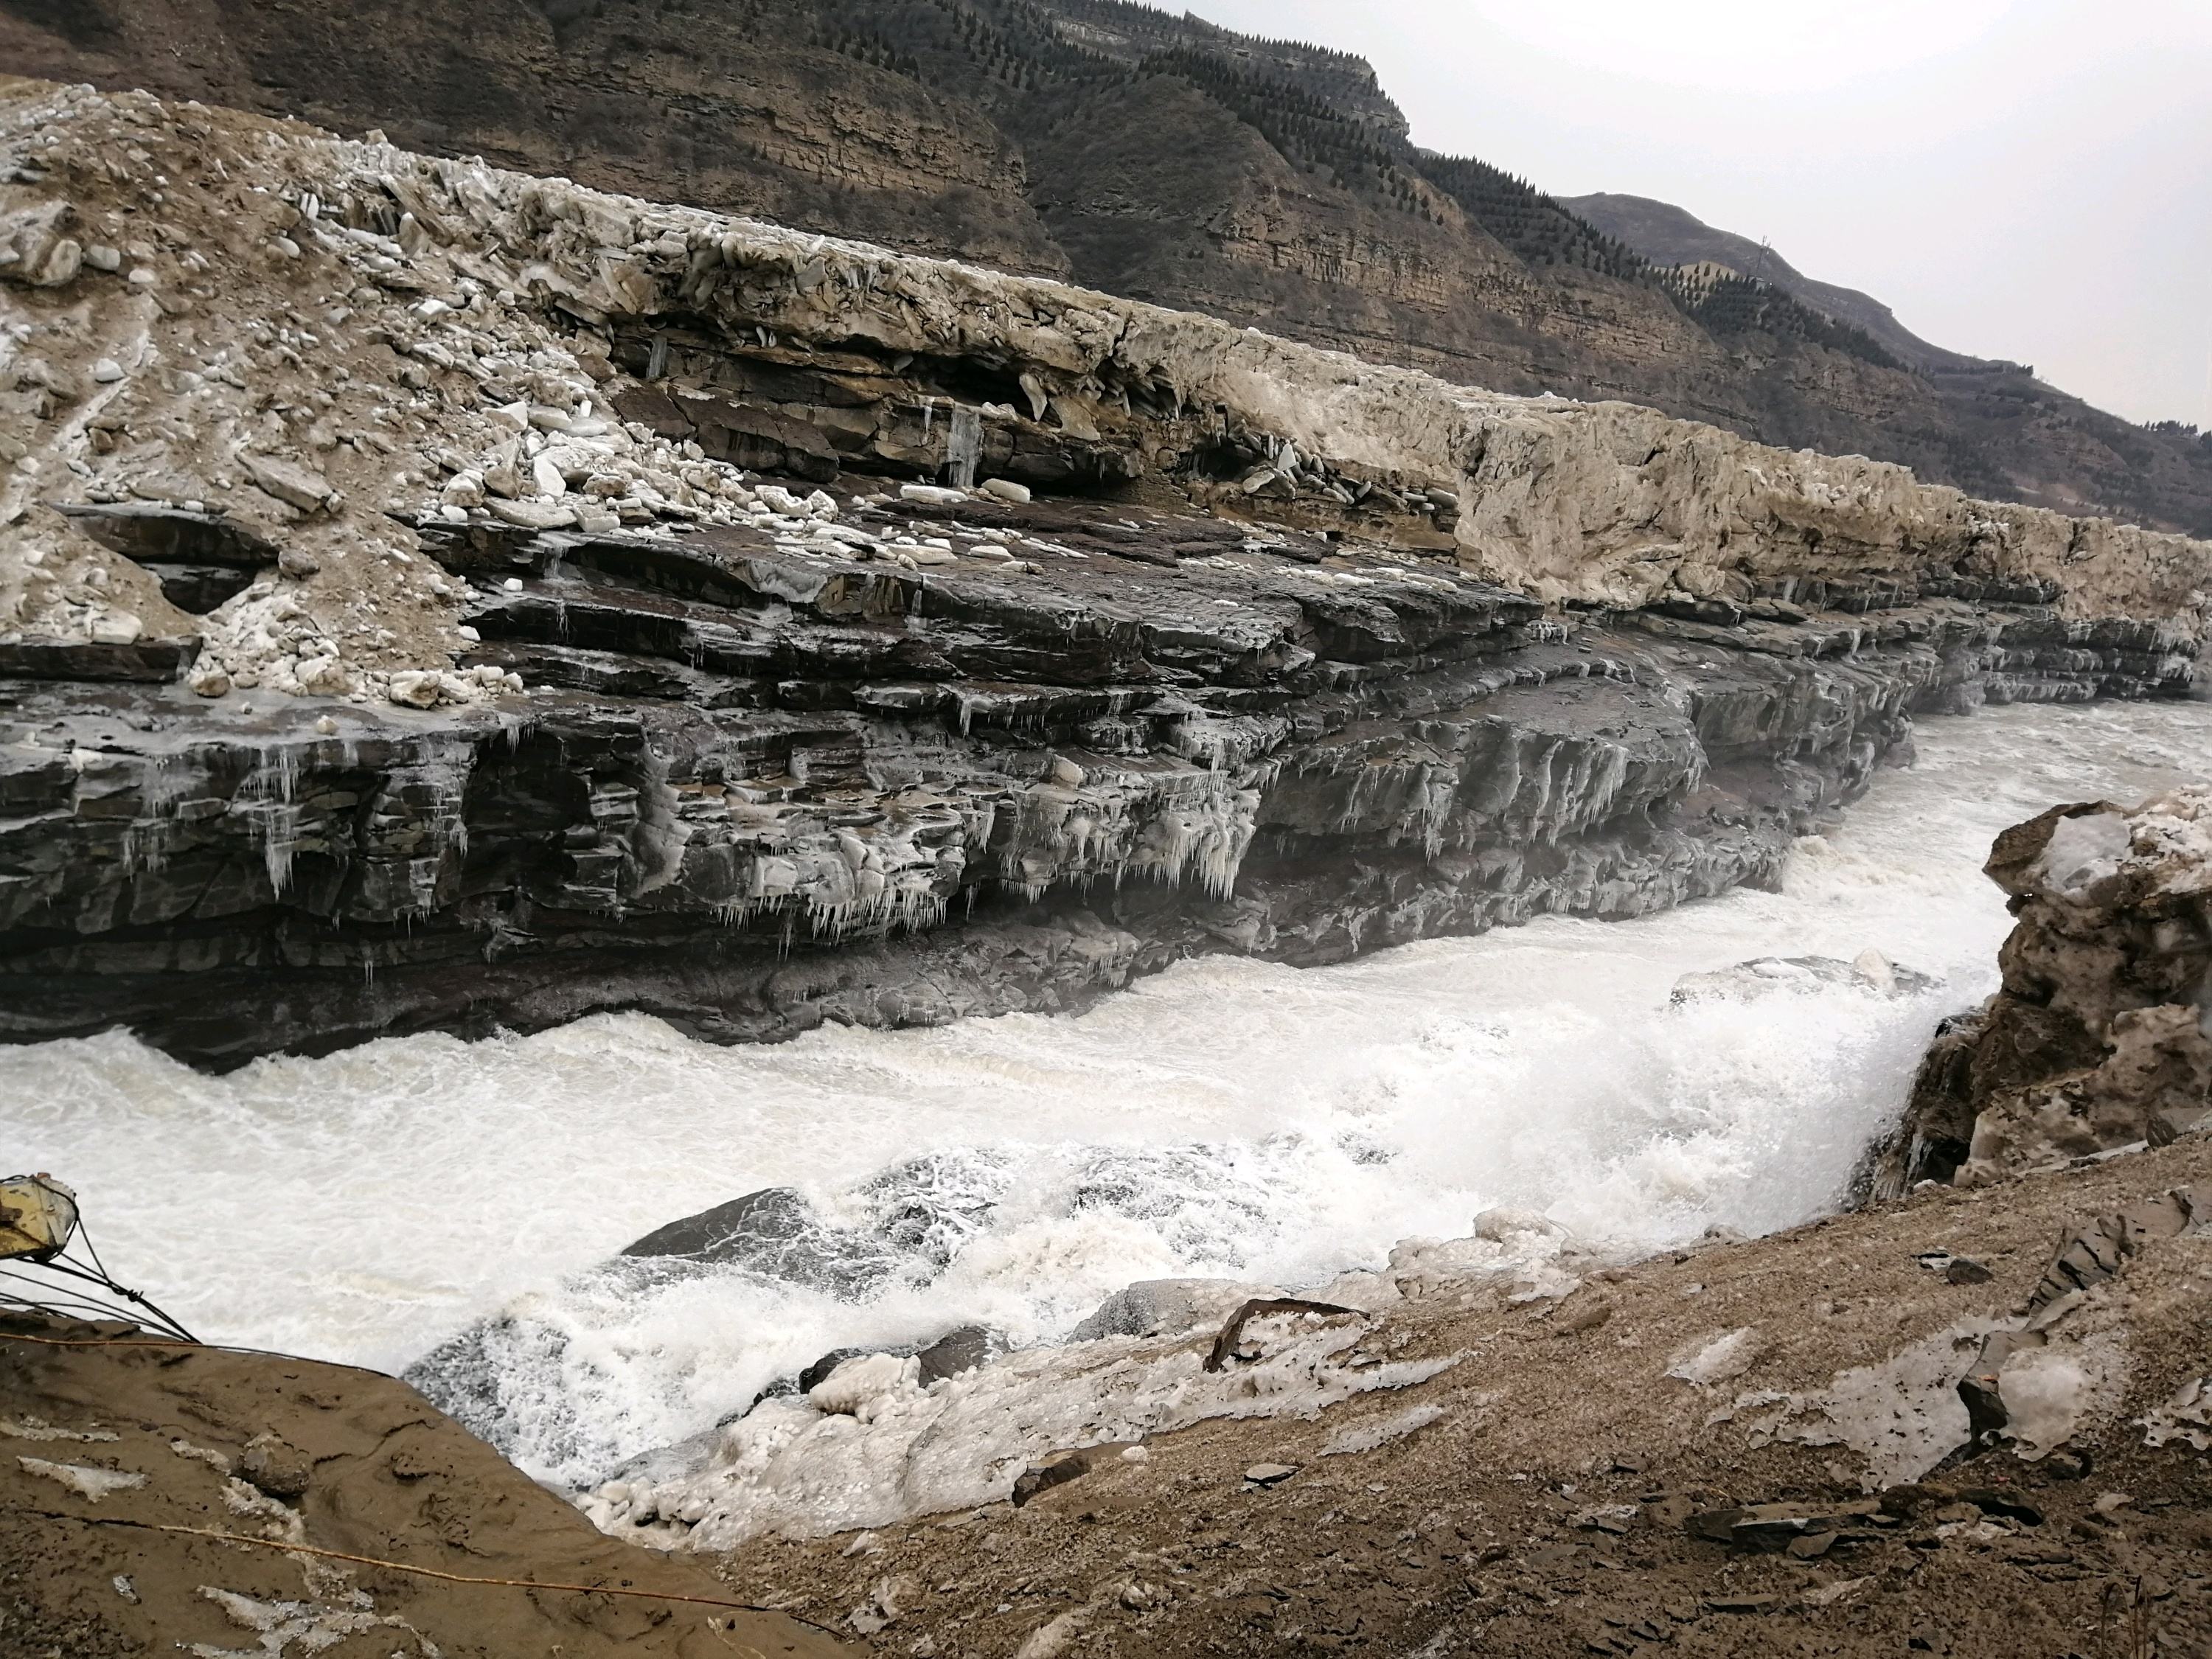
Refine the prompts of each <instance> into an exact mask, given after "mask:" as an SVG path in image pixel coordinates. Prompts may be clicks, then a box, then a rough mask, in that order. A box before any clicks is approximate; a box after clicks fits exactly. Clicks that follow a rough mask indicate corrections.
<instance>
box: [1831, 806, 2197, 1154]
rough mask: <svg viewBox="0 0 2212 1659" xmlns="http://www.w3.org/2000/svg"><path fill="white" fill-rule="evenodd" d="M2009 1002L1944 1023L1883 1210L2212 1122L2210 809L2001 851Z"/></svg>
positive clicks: (1998, 874)
mask: <svg viewBox="0 0 2212 1659" xmlns="http://www.w3.org/2000/svg"><path fill="white" fill-rule="evenodd" d="M1988 867H1989V874H1990V879H1991V880H1993V881H1995V882H1996V884H1997V885H1998V886H2000V887H2002V888H2003V889H2004V890H2005V891H2006V892H2007V893H2008V894H2009V895H2010V896H2011V906H2012V910H2013V914H2014V915H2015V916H2016V917H2017V918H2018V924H2017V926H2015V928H2014V930H2013V933H2012V937H2011V938H2010V939H2008V940H2007V941H2006V942H2005V947H2004V952H2003V956H2002V965H2003V969H2004V988H2003V989H2002V991H2000V992H1999V993H1998V994H1996V996H1995V997H1993V998H1991V999H1990V1001H1989V1003H1988V1004H1987V1005H1986V1006H1984V1007H1983V1008H1982V1009H1980V1010H1979V1011H1978V1012H1973V1013H1970V1014H1965V1015H1961V1016H1960V1017H1959V1018H1955V1019H1953V1020H1951V1021H1948V1022H1947V1023H1946V1024H1945V1026H1944V1028H1943V1030H1942V1032H1941V1033H1940V1034H1939V1035H1938V1036H1937V1038H1936V1043H1935V1045H1934V1047H1933V1048H1931V1049H1930V1050H1929V1055H1928V1058H1927V1060H1926V1061H1925V1062H1924V1063H1923V1066H1922V1068H1921V1073H1920V1075H1919V1077H1918V1079H1917V1080H1916V1081H1915V1083H1914V1085H1913V1094H1912V1100H1911V1106H1910V1108H1909V1109H1908V1111H1907V1114H1906V1117H1905V1122H1904V1124H1903V1125H1902V1127H1900V1129H1899V1132H1898V1133H1897V1134H1896V1135H1895V1136H1894V1137H1893V1139H1892V1140H1891V1141H1890V1142H1889V1143H1888V1144H1887V1145H1886V1146H1883V1147H1882V1148H1881V1149H1880V1152H1879V1153H1878V1154H1877V1158H1876V1161H1875V1168H1874V1170H1873V1180H1874V1188H1875V1192H1876V1194H1878V1195H1889V1194H1894V1193H1895V1192H1897V1191H1899V1190H1901V1189H1902V1188H1904V1187H1905V1186H1906V1185H1909V1184H1911V1183H1912V1182H1918V1181H1922V1180H1936V1181H1948V1180H1951V1179H1953V1178H1954V1177H1955V1178H1956V1179H1958V1180H1960V1181H1961V1182H1968V1183H1976V1182H1989V1181H1993V1180H1998V1179H2002V1178H2003V1177H2004V1176H2010V1175H2015V1174H2018V1173H2019V1172H2021V1170H2028V1169H2033V1168H2038V1167H2040V1166H2044V1165H2047V1164H2057V1163H2063V1162H2064V1161H2065V1160H2067V1159H2069V1158H2083V1157H2090V1156H2094V1155H2096V1154H2099V1153H2103V1152H2112V1151H2113V1150H2116V1149H2118V1148H2120V1147H2124V1146H2136V1145H2141V1144H2148V1145H2150V1146H2163V1145H2166V1143H2168V1142H2170V1141H2172V1140H2173V1139H2175V1138H2176V1137H2177V1136H2179V1135H2181V1134H2185V1133H2190V1132H2191V1131H2193V1130H2196V1129H2198V1128H2199V1127H2202V1126H2203V1124H2204V1122H2205V1121H2206V1120H2207V1118H2208V1116H2212V793H2208V792H2207V791H2204V790H2201V789H2199V790H2186V791H2183V792H2182V793H2178V794H2174V795H2171V796H2168V797H2166V798H2165V799H2160V800H2154V801H2151V802H2148V803H2147V804H2146V805H2142V806H2140V807H2137V808H2136V809H2135V810H2134V811H2128V810H2126V809H2124V808H2121V807H2118V806H2114V805H2112V804H2110V803H2109V802H2101V801H2100V802H2097V803H2093V804H2090V805H2072V806H2057V807H2053V808H2052V809H2051V811H2048V812H2045V814H2043V816H2042V817H2038V818H2035V819H2033V820H2032V821H2031V822H2029V823H2023V824H2021V825H2020V826H2019V827H2018V828H2017V829H2010V830H2008V831H2006V833H2005V834H2004V835H2003V836H2001V837H2000V838H1999V839H1998V841H1997V843H1996V848H1995V849H1994V850H1993V851H1992V853H1991V854H1990V862H1989V866H1988Z"/></svg>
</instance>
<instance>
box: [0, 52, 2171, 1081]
mask: <svg viewBox="0 0 2212 1659" xmlns="http://www.w3.org/2000/svg"><path fill="white" fill-rule="evenodd" d="M0 113H4V118H5V126H4V128H0V142H4V143H5V144H6V146H7V153H6V154H7V160H8V161H9V167H10V169H11V174H10V176H11V178H12V182H11V183H9V184H8V185H4V186H0V216H4V221H0V222H4V233H3V234H0V246H4V249H5V252H6V256H7V264H5V267H4V270H0V282H4V283H5V284H6V285H5V287H4V288H0V294H4V295H5V296H6V303H7V305H8V307H9V331H8V332H7V333H6V335H5V336H4V337H0V338H4V340H5V341H6V345H5V347H4V349H5V350H6V352H7V353H8V355H7V356H5V357H4V358H0V374H5V376H6V377H7V378H8V380H9V385H10V386H11V387H12V388H13V390H12V391H11V392H9V396H10V398H12V400H13V401H12V402H11V403H10V404H9V416H8V418H9V422H11V424H10V425H9V427H8V428H7V429H6V430H7V435H8V441H9V443H10V445H11V446H12V450H13V459H14V460H15V466H14V467H13V469H12V470H11V471H10V472H9V474H8V475H7V478H8V482H7V483H6V484H5V486H4V489H0V524H4V525H5V526H6V527H7V529H6V535H7V542H6V557H5V559H4V560H0V580H4V584H5V586H4V587H0V596H4V599H5V602H6V604H7V605H8V611H7V613H6V614H7V618H8V620H7V623H6V626H7V627H8V629H9V632H7V633H6V634H5V635H0V672H4V673H5V674H6V675H8V676H9V677H11V678H9V680H8V681H7V682H6V683H5V684H6V687H7V689H6V696H7V700H8V701H7V709H6V714H7V722H8V732H9V743H8V744H7V745H6V746H5V748H4V749H0V800H4V805H5V817H4V820H0V860H4V867H5V870H6V872H7V875H8V877H9V880H8V882H7V883H6V884H5V886H4V887H0V928H3V929H4V933H0V938H4V941H5V943H4V955H0V975H4V981H5V985H6V992H5V995H4V996H0V1024H3V1025H4V1030H5V1031H6V1033H7V1034H8V1035H9V1036H11V1037H14V1038H15V1039H18V1040H23V1039H33V1038H39V1037H46V1036H59V1035H64V1034H67V1033H71V1032H80V1031H85V1030H94V1029H98V1028H100V1027H101V1026H104V1025H107V1024H115V1023H118V1022H120V1023H125V1024H131V1025H133V1026H135V1027H137V1029H139V1030H143V1031H144V1032H145V1033H146V1034H147V1035H148V1036H149V1037H150V1038H151V1039H152V1040H154V1041H155V1042H160V1043H162V1044H163V1045H165V1046H167V1047H168V1048H171V1049H172V1050H173V1051H174V1052H177V1053H179V1054H185V1055H187V1056H189V1057H191V1058H192V1059H194V1060H200V1061H203V1062H207V1063H212V1064H231V1063H236V1062H238V1061H240V1060H244V1059H246V1058H248V1057H250V1056H251V1055H252V1054H258V1053H263V1052H267V1051H269V1050H271V1049H278V1048H289V1049H308V1050H314V1049H322V1048H331V1047H335V1046H338V1045H342V1044H343V1043H346V1042H353V1041H356V1040H359V1039H360V1038H362V1037H364V1036H369V1035H373V1034H377V1033H382V1032H389V1031H401V1030H419V1029H425V1028H432V1027H435V1028H443V1029H453V1030H471V1031H475V1030H489V1029H491V1028H493V1027H495V1026H500V1025H507V1026H516V1027H532V1026H538V1025H542V1024H547V1023H549V1022H552V1021H557V1020H561V1019H565V1018H573V1017H574V1016H575V1015H577V1014H580V1013H583V1012H589V1011H591V1010H593V1009H603V1008H640V1009H647V1010H650V1011H652V1012H656V1013H659V1014H662V1015H664V1016H665V1017H667V1018H671V1019H673V1020H676V1021H678V1023H680V1024H684V1025H685V1026H686V1027H687V1028H688V1029H690V1030H695V1031H697V1032H699V1033H701V1034H702V1035H706V1036H714V1037H716V1038H719V1039H723V1040H735V1039H744V1038H757V1037H774V1036H782V1035H786V1034H788V1033H791V1032H793V1031H798V1030H805V1029H806V1028H807V1027H809V1026H811V1025H812V1024H817V1023H818V1022H820V1021H821V1020H823V1019H825V1018H828V1019H837V1020H844V1021H852V1022H856V1023H863V1024H913V1023H933V1022H937V1021H941V1020H945V1019H949V1018H953V1017H955V1016H957V1015H959V1014H963V1013H966V1012H992V1011H997V1010H1003V1009H1009V1008H1021V1007H1043V1008H1052V1007H1065V1006H1074V1005H1077V1004H1079V1003H1080V1002H1082V1001H1083V1000H1085V998H1087V997H1089V996H1091V995H1094V994H1097V992H1099V991H1100V990H1102V989H1103V988H1105V987H1110V986H1112V985H1115V984H1118V983H1121V982H1122V981H1125V980H1126V979H1127V977H1128V976H1129V975H1131V974H1133V973H1136V972H1140V971H1144V970H1146V969H1151V968H1155V967H1158V966H1159V965H1162V964H1164V963H1166V962H1169V961H1171V960H1174V959H1175V958H1176V957H1181V956H1185V955H1188V954H1190V953H1193V952H1195V951H1220V950H1234V951H1247V952H1253V953H1257V954H1261V955H1265V956H1267V957H1273V958H1275V959H1279V960H1286V961H1291V962H1301V963H1309V962H1325V961H1331V960H1336V959H1340V958H1341V957H1346V956H1348V955H1351V954H1353V953H1355V952H1357V951H1362V950H1365V949H1370V948H1374V947H1376V946H1377V945H1385V944H1389V943H1395V942H1398V941H1401V940H1405V939H1414V938H1419V937H1423V936H1426V935H1432V934H1437V933H1449V932H1468V931H1474V930H1478V929H1480V928H1483V927H1489V926H1492V925H1495V924H1496V923H1498V922H1501V921H1517V920H1520V919H1522V918H1525V917H1527V916H1529V915H1536V914H1541V913H1543V912H1547V911H1568V912H1574V913H1578V914H1588V915H1632V914H1636V913H1638V912H1639V911H1642V910H1644V909H1648V908H1651V907H1653V906H1655V905H1660V904H1665V903H1670V902H1676V901H1678V900H1680V899H1682V898H1685V897H1689V896H1698V895H1701V894H1707V893H1712V892H1717V891H1720V890H1723V889H1725V888H1727V887H1729V886H1730V885H1732V884H1737V883H1741V882H1746V881H1759V880H1765V879H1768V878H1771V875H1772V874H1773V872H1774V871H1775V870H1776V869H1777V868H1778V864H1779V861H1780V860H1781V859H1782V857H1783V856H1784V851H1785V848H1786V847H1787V845H1788V842H1789V841H1790V837H1791V836H1793V835H1795V834H1796V833H1799V832H1801V831H1802V830H1803V829H1806V828H1808V827H1809V826H1811V825H1813V824H1814V823H1820V822H1822V821H1824V820H1825V819H1826V817H1829V816H1830V815H1832V813H1833V812H1834V811H1837V810H1838V808H1839V807H1840V806H1841V805H1843V804H1844V803H1845V802H1847V801H1848V800H1850V799H1852V798H1853V797H1854V796H1855V795H1856V794H1857V793H1858V792H1859V791H1861V790H1863V788H1864V787H1866V784H1867V781H1868V780H1869V776H1870V775H1871V773H1872V771H1873V769H1875V767H1877V766H1879V765H1880V764H1881V763H1883V761H1885V760H1886V759H1890V758H1894V757H1899V756H1900V755H1901V754H1902V753H1904V752H1905V745H1906V744H1907V741H1908V731H1909V720H1910V717H1911V715H1912V714H1914V713H1915V712H1917V711H1942V712H1964V711H1966V710H1968V709H1971V708H1972V707H1974V706H1976V705H1977V704H1978V703H1979V702H1982V701H1984V700H1985V699H1990V698H1996V699H2000V700H2009V699H2018V698H2024V697H2025V698H2064V699H2081V698H2087V697H2092V696H2104V695H2119V696H2145V695H2165V694H2173V693H2178V692H2180V691H2183V690H2186V688H2187V687H2188V685H2189V684H2190V682H2191V675H2192V671H2193V668H2192V665H2193V659H2194V657H2195V653H2196V651H2197V643H2198V640H2199V637H2200V635H2201V629H2202V620H2203V617H2202V612H2203V590H2204V583H2205V574H2206V569H2207V552H2206V549H2205V548H2204V547H2203V545H2202V544H2196V543H2192V542H2189V541H2186V540H2184V539H2182V538H2179V537H2174V536H2168V535H2159V534H2154V533H2150V532H2143V531H2140V530H2136V529H2133V528H2130V527H2124V526H2117V525H2113V524H2111V523H2108V522H2097V521H2079V520H2067V519H2063V518H2060V517H2057V515H2054V514H2052V513H2047V512H2044V511H2040V510H2039V509H2034V508H2029V507H2015V506H2000V505H1992V504H1989V503H1982V502H1976V501H1972V500H1970V499H1968V498H1966V496H1963V495H1960V494H1959V493H1958V492H1956V491H1954V490H1950V489H1942V488H1938V487H1932V486H1929V485H1925V484H1923V483H1918V482H1917V481H1916V480H1915V479H1914V478H1913V477H1911V474H1909V473H1907V472H1906V471H1904V470H1902V469H1900V468H1898V467H1894V466H1889V465H1881V464H1877V463H1873V462H1869V461H1865V460H1862V459H1843V460H1837V459H1823V458H1820V457H1819V456H1816V455H1814V454H1811V453H1783V452H1778V451H1773V450H1767V449H1761V448H1759V447H1756V446H1753V445H1751V444H1749V443H1747V442H1746V441H1743V440H1742V439H1741V438H1739V437H1736V436H1735V435H1732V434H1729V433H1726V432H1723V431H1721V430H1718V429H1716V428H1710V427H1702V426H1696V425H1691V424H1687V423H1683V422H1674V421H1670V420H1668V419H1667V418H1665V417H1664V416H1660V415H1658V414H1656V413H1655V412H1653V411H1651V410H1646V409H1641V408H1636V407H1632V406H1629V405H1625V404H1593V405H1582V404H1567V403H1563V402H1561V401H1559V400H1557V399H1521V398H1510V397H1505V396H1502V395H1499V394H1495V393H1486V392H1472V391H1469V390H1468V389H1466V388H1463V387H1460V386H1454V385H1452V384H1449V383H1448V382H1444V381H1441V380H1436V379H1434V378H1431V377H1430V376H1427V375H1425V374H1419V373H1418V372H1414V371H1409V370H1403V369H1391V368H1376V367H1373V366H1370V365H1367V364H1364V363H1362V362H1358V361H1357V360H1354V359H1352V358H1349V357H1346V356H1338V355H1335V354H1332V353H1328V352H1324V351H1321V350H1318V349H1315V348H1313V347H1310V346H1305V345H1301V344H1297V343H1288V342H1285V341H1281V340H1278V339H1274V338H1271V337H1267V336H1264V335H1261V334H1258V333H1256V332H1252V331H1243V330H1240V329H1237V328H1236V327H1234V326H1232V325H1228V324H1225V323H1222V322H1218V321H1216V320H1213V319H1207V318H1204V317H1200V316H1195V315H1192V314H1188V313H1174V312H1169V311H1165V310H1163V309H1159V308H1158V307H1151V306H1146V305H1143V304H1139V303H1135V302H1131V301H1119V300H1114V299H1110V298H1108V297H1106V296H1104V295H1099V294H1097V293H1094V292H1090V291H1086V290H1083V289H1073V288H1069V287H1066V286H1064V285H1061V284H1060V283H1055V282H1053V281H1050V280H1047V279H1042V278H1035V277H1022V276H1006V275H1001V274H997V273H993V272H989V271H987V270H981V269H978V268H975V267H973V266H968V265H961V264H947V263H939V262H933V261H927V260H922V259H917V258H910V257H905V256H900V255H896V254H892V253H889V252H885V251H884V250H883V249H881V248H878V247H874V246H868V245H865V244H857V243H849V242H840V241H836V240H829V239H825V238H823V237H819V236H813V235H808V234H801V233H797V232H793V231H788V230H784V229H780V228H775V227H773V226H768V225H763V224H760V223H757V222H746V221H737V220H731V219H726V218H723V217H720V216H715V215H712V214H709V213H707V212H704V211H702V210H692V209H679V208H671V207H659V206H653V205H651V204H647V203H644V202H641V201H639V200H636V199H634V198H627V197H612V196H607V195H604V194H601V193H599V192H595V191H588V190H585V189H582V188H580V187H578V186H574V185H569V184H567V183H566V182H563V181H558V180H553V181H548V180H544V179H532V178H529V177H526V176H523V175H520V174H515V173H502V172H500V171H498V170H496V169H493V168H490V167H485V166H483V165H482V164H480V163H457V162H452V161H435V160H431V159H428V158H425V157H422V156H419V155H413V154H410V153H409V152H406V151H404V150H402V149H398V148H396V147H393V146H391V145H388V144H350V143H343V142H340V141H337V140H334V139H331V138H329V137H325V136H323V135H319V134H315V133H313V132H310V131H305V130H302V129H300V128H298V127H296V126H289V125H281V124H276V123H271V122H267V121H263V120H259V119H257V118H248V117H240V116H234V115H231V114H228V113H225V112H216V111H210V110H206V109H204V108H193V107H185V106H173V105H167V104H164V103H161V102H160V101H159V100H154V99H152V98H149V97H145V96H143V95H135V96H128V97H120V98H106V97H103V96H100V95H99V94H94V93H92V92H90V91H89V90H76V91H68V90H64V89H61V88H53V87H51V86H46V85H42V84H40V83H27V82H16V83H11V84H10V86H9V88H7V93H6V97H5V100H4V103H0ZM763 473H765V474H768V475H770V476H772V477H778V478H781V479H782V480H783V481H784V482H781V483H769V482H766V481H764V479H763V477H762V474H763ZM931 481H939V482H931ZM978 481H981V488H980V489H978V488H974V487H972V486H975V485H976V484H977V483H978Z"/></svg>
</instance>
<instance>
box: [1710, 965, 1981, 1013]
mask: <svg viewBox="0 0 2212 1659" xmlns="http://www.w3.org/2000/svg"><path fill="white" fill-rule="evenodd" d="M1942 983H1943V981H1942V980H1940V979H1937V978H1936V977H1934V976H1933V975H1928V974H1921V973H1915V972H1914V971H1913V970H1912V969H1910V968H1900V967H1899V966H1898V965H1897V964H1896V963H1893V962H1892V961H1890V959H1889V958H1888V957H1885V956H1883V955H1882V954H1881V951H1863V952H1862V953H1861V954H1860V955H1859V956H1858V957H1857V958H1856V959H1854V960H1852V961H1850V962H1844V961H1843V960H1841V959H1840V958H1838V957H1754V958H1753V960H1751V961H1749V962H1740V963H1736V964H1735V966H1734V967H1732V968H1720V969H1714V970H1713V971H1711V972H1710V973H1704V974H1685V975H1683V976H1682V977H1681V978H1680V979H1679V980H1677V981H1675V982H1674V994H1672V995H1671V996H1670V997H1669V998H1668V1001H1669V1002H1671V1003H1672V1004H1674V1006H1676V1007H1678V1008H1679V1007H1682V1006H1686V1005H1687V1004H1690V1003H1693V1002H1719V1001H1735V1002H1748V1001H1750V1000H1753V999H1754V998H1758V997H1767V996H1773V995H1776V994H1779V993H1783V992H1794V993H1797V994H1803V993H1805V992H1808V991H1820V990H1825V989H1826V988H1827V987H1831V986H1836V987H1844V988H1848V989H1852V990H1859V991H1865V992H1868V993H1869V994H1873V995H1875V996H1886V997H1916V996H1918V995H1920V994H1922V993H1923V992H1927V991H1933V990H1935V989H1936V988H1937V987H1940V986H1941V985H1942Z"/></svg>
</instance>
